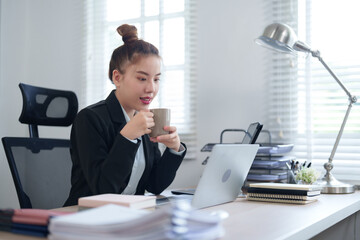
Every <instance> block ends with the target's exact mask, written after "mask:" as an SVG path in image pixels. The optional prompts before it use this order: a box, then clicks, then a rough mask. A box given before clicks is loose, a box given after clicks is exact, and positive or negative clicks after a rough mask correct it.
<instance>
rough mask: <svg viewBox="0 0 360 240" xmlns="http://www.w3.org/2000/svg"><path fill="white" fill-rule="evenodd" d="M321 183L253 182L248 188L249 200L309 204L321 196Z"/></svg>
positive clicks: (247, 196)
mask: <svg viewBox="0 0 360 240" xmlns="http://www.w3.org/2000/svg"><path fill="white" fill-rule="evenodd" d="M320 192H321V187H320V186H319V185H305V184H289V183H253V184H250V186H249V188H248V189H247V195H246V198H247V200H251V201H266V202H281V203H295V204H307V203H311V202H314V201H317V200H318V198H319V197H320Z"/></svg>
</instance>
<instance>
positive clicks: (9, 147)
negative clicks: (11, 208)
mask: <svg viewBox="0 0 360 240" xmlns="http://www.w3.org/2000/svg"><path fill="white" fill-rule="evenodd" d="M19 87H20V89H21V93H22V96H23V108H22V112H21V116H20V118H19V121H20V122H21V123H24V124H28V125H29V132H30V137H4V138H2V143H3V146H4V149H5V154H6V157H7V160H8V163H9V167H10V171H11V174H12V177H13V180H14V183H15V188H16V192H17V195H18V199H19V203H20V207H21V208H39V209H52V208H58V207H62V206H63V204H64V203H65V201H66V199H67V197H68V196H69V192H70V187H71V183H70V181H71V180H70V179H71V168H72V161H71V157H70V140H69V139H51V138H39V133H38V126H39V125H44V126H70V125H71V124H72V122H73V120H74V118H75V116H76V114H77V110H78V101H77V97H76V95H75V93H73V92H71V91H62V90H55V89H48V88H42V87H36V86H31V85H27V84H23V83H20V84H19Z"/></svg>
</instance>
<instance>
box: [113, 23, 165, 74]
mask: <svg viewBox="0 0 360 240" xmlns="http://www.w3.org/2000/svg"><path fill="white" fill-rule="evenodd" d="M117 32H118V33H119V34H120V36H122V40H123V42H124V44H123V45H121V46H120V47H118V48H116V49H115V50H114V52H113V53H112V55H111V60H110V64H109V78H110V80H111V81H112V74H113V71H114V70H115V69H117V70H118V71H119V72H120V73H122V74H124V73H125V67H126V66H127V65H128V64H129V63H131V64H133V63H136V61H137V60H138V59H139V56H148V55H155V56H158V57H160V56H159V50H158V49H157V48H156V47H155V46H154V45H152V44H151V43H148V42H146V41H144V40H141V39H139V38H138V35H137V29H136V27H135V26H132V25H128V24H123V25H121V26H120V27H118V28H117Z"/></svg>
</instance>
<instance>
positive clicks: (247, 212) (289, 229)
mask: <svg viewBox="0 0 360 240" xmlns="http://www.w3.org/2000/svg"><path fill="white" fill-rule="evenodd" d="M61 210H62V211H76V210H77V207H76V206H73V207H66V208H61ZM215 210H225V211H227V212H228V213H229V214H230V216H229V218H227V219H226V220H224V222H223V226H224V228H225V236H224V238H223V239H239V238H240V237H241V236H243V238H244V239H249V240H251V239H271V240H273V239H308V238H311V237H313V236H315V235H317V234H318V233H320V232H322V231H323V230H325V229H327V228H329V227H331V226H332V225H334V224H336V223H338V222H339V221H341V220H343V219H345V218H346V217H348V216H350V215H351V214H353V213H355V212H357V211H359V210H360V192H359V191H357V192H355V193H353V194H322V195H321V196H320V198H319V200H318V201H316V202H314V203H310V204H307V205H295V204H282V203H267V202H253V201H247V200H246V199H244V198H238V199H237V200H236V201H234V202H232V203H228V204H222V205H218V206H215V207H211V208H206V209H203V210H201V211H207V212H212V211H215ZM0 239H17V240H39V239H44V238H36V237H28V236H23V235H15V234H11V233H7V232H0Z"/></svg>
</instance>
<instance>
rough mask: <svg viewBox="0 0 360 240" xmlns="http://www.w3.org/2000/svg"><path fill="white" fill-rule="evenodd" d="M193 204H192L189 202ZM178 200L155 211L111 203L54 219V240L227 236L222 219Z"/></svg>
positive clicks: (51, 225)
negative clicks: (195, 209)
mask: <svg viewBox="0 0 360 240" xmlns="http://www.w3.org/2000/svg"><path fill="white" fill-rule="evenodd" d="M188 204H189V203H188ZM187 206H190V205H185V207H184V202H175V204H174V205H169V206H168V207H164V208H161V209H158V210H155V211H148V210H141V209H132V208H126V207H123V206H119V205H114V204H108V205H104V206H101V207H97V208H92V209H88V210H84V211H81V212H78V213H75V214H72V215H69V216H60V217H57V218H53V219H51V221H50V226H49V231H50V235H49V239H51V240H58V239H61V240H67V239H72V240H85V239H86V240H92V239H94V240H95V239H105V240H106V239H111V240H112V239H114V240H115V239H174V238H178V239H216V238H219V237H221V236H223V234H224V232H223V228H222V225H221V219H220V218H219V217H218V216H216V215H210V214H208V213H205V212H199V211H194V210H192V209H191V208H190V207H187Z"/></svg>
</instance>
